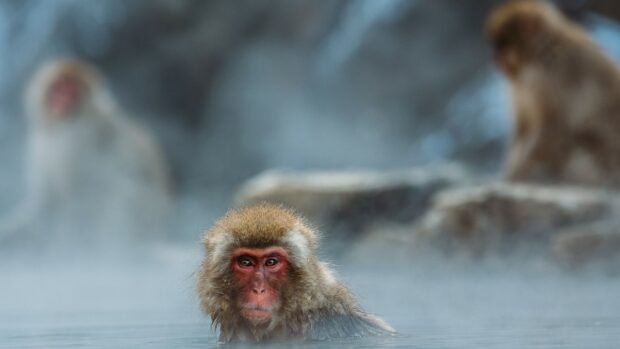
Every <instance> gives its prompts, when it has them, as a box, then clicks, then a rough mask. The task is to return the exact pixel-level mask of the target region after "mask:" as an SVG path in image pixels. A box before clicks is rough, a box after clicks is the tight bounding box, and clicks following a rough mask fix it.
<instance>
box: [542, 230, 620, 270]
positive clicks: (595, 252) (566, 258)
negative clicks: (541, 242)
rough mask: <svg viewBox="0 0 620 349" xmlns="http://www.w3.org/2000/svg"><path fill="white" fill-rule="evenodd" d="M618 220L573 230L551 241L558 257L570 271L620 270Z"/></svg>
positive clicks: (554, 255)
mask: <svg viewBox="0 0 620 349" xmlns="http://www.w3.org/2000/svg"><path fill="white" fill-rule="evenodd" d="M618 223H620V222H618V221H610V222H604V223H598V224H592V225H588V226H585V227H580V228H575V229H569V230H567V231H565V232H562V233H560V234H558V235H557V236H555V237H554V238H553V240H552V244H551V252H552V255H553V257H554V260H555V261H557V262H559V263H560V264H561V265H562V266H564V267H566V268H567V269H570V270H583V269H593V268H594V269H596V270H601V271H604V272H607V273H612V274H618V273H620V226H619V225H618Z"/></svg>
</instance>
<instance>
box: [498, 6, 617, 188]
mask: <svg viewBox="0 0 620 349" xmlns="http://www.w3.org/2000/svg"><path fill="white" fill-rule="evenodd" d="M487 32H488V36H489V38H490V41H491V43H492V46H493V49H494V57H495V61H496V63H497V65H498V67H499V68H500V69H501V71H502V72H503V73H504V75H505V76H506V77H507V79H508V82H509V84H510V90H511V93H512V102H513V107H514V112H515V120H514V124H515V126H514V127H515V129H514V135H513V139H512V144H511V146H510V151H509V154H508V163H507V169H506V171H507V176H508V179H509V180H512V181H535V182H554V183H573V184H586V185H618V184H620V71H619V70H618V68H617V67H616V66H615V64H614V63H613V62H612V60H611V59H610V58H608V57H607V56H606V55H605V54H604V53H603V52H602V50H601V49H600V48H599V47H598V46H597V45H596V44H595V43H594V42H593V41H592V40H591V39H590V38H589V37H588V35H587V33H586V32H585V31H584V30H583V29H582V28H581V27H579V26H578V25H577V24H575V23H572V22H570V21H569V20H568V19H567V18H565V17H564V16H563V15H562V14H561V13H560V12H559V11H558V10H556V9H555V8H554V7H553V6H552V5H550V4H548V3H546V2H543V1H536V0H513V1H508V2H507V3H505V4H504V5H502V6H500V7H499V8H498V9H496V10H495V11H494V12H493V13H492V14H491V15H490V17H489V19H488V22H487Z"/></svg>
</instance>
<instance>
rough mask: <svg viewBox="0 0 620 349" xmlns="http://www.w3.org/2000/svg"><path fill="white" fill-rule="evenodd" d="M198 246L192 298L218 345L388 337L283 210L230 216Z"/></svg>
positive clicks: (313, 239)
mask: <svg viewBox="0 0 620 349" xmlns="http://www.w3.org/2000/svg"><path fill="white" fill-rule="evenodd" d="M204 244H205V247H206V256H205V259H204V261H203V263H202V265H201V268H200V270H199V272H198V296H199V299H200V304H201V307H202V309H203V311H204V312H205V313H206V314H207V315H209V316H211V319H212V321H213V325H214V327H215V328H219V330H220V342H231V341H247V342H263V341H274V340H285V339H293V340H323V339H334V338H347V337H363V336H370V335H381V334H393V333H394V330H393V329H392V328H391V327H390V326H389V325H387V324H386V323H385V322H384V321H383V320H381V319H379V318H378V317H375V316H373V315H371V314H368V313H366V312H365V311H364V310H363V309H362V308H361V307H360V306H359V305H358V304H357V302H356V301H355V299H354V298H353V296H352V295H351V293H350V292H349V291H348V290H347V288H346V287H345V286H344V285H343V284H342V283H340V282H339V281H337V280H336V279H335V278H334V276H333V274H332V271H331V270H330V269H329V268H328V266H327V265H326V264H325V263H322V262H320V261H318V260H317V257H316V255H315V250H316V247H317V235H316V234H315V233H314V231H312V229H310V228H309V227H308V226H307V225H306V224H305V223H304V222H303V220H302V219H301V218H300V217H298V216H297V215H296V214H295V213H293V212H291V211H289V210H287V209H284V208H281V207H278V206H271V205H268V204H260V205H257V206H251V207H247V208H241V209H239V210H233V211H231V212H229V213H228V214H226V215H225V216H224V217H223V218H221V219H220V220H219V221H218V222H217V223H216V224H215V226H214V227H213V228H212V229H211V230H209V231H208V232H207V233H206V235H205V237H204Z"/></svg>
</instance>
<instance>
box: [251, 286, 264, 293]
mask: <svg viewBox="0 0 620 349" xmlns="http://www.w3.org/2000/svg"><path fill="white" fill-rule="evenodd" d="M252 292H254V293H256V294H263V293H265V288H264V287H262V286H255V287H254V288H252Z"/></svg>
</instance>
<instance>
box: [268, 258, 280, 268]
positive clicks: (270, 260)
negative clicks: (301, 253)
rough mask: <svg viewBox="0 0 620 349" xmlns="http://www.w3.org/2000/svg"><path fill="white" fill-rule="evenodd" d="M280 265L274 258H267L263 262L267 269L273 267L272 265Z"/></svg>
mask: <svg viewBox="0 0 620 349" xmlns="http://www.w3.org/2000/svg"><path fill="white" fill-rule="evenodd" d="M278 263H280V261H279V260H278V259H277V258H275V257H269V258H267V260H266V261H265V266H267V267H273V266H274V265H276V264H278Z"/></svg>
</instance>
